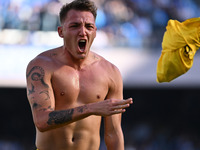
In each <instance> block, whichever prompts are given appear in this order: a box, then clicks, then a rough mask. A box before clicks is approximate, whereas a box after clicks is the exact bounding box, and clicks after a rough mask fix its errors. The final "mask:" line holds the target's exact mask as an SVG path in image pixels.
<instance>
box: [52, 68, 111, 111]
mask: <svg viewBox="0 0 200 150" xmlns="http://www.w3.org/2000/svg"><path fill="white" fill-rule="evenodd" d="M52 86H53V90H54V95H55V104H56V107H57V108H58V109H59V108H63V107H64V108H65V107H72V106H78V105H81V104H87V103H92V102H96V101H102V100H104V99H105V97H106V95H107V93H108V82H107V79H106V75H105V74H104V73H103V72H101V71H99V70H82V71H75V70H73V69H61V70H58V71H56V72H55V73H54V75H53V77H52Z"/></svg>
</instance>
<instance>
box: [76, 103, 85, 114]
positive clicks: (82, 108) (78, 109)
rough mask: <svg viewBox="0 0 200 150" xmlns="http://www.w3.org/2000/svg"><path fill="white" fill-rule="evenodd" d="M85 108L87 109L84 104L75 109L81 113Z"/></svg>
mask: <svg viewBox="0 0 200 150" xmlns="http://www.w3.org/2000/svg"><path fill="white" fill-rule="evenodd" d="M86 109H87V106H86V105H85V106H80V107H78V108H77V111H78V112H80V113H83V111H84V110H86Z"/></svg>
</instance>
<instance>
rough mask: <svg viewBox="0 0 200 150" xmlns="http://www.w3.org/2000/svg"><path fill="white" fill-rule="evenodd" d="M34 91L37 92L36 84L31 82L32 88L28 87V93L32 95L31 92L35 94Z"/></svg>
mask: <svg viewBox="0 0 200 150" xmlns="http://www.w3.org/2000/svg"><path fill="white" fill-rule="evenodd" d="M34 92H35V87H34V85H33V84H32V83H31V90H30V89H28V95H31V94H33V93H34Z"/></svg>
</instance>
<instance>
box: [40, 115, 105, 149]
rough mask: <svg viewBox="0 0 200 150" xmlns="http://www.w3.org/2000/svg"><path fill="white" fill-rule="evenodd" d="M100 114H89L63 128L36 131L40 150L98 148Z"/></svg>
mask: <svg viewBox="0 0 200 150" xmlns="http://www.w3.org/2000/svg"><path fill="white" fill-rule="evenodd" d="M100 124H101V117H100V116H89V117H87V118H85V119H82V120H79V121H76V122H74V123H71V124H69V125H66V126H64V127H61V128H57V129H52V130H49V131H46V132H40V131H38V130H37V131H36V132H37V134H36V146H37V148H38V149H39V150H98V149H99V145H100V135H99V132H100V131H99V130H100Z"/></svg>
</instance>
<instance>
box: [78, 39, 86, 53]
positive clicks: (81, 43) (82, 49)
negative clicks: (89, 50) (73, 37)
mask: <svg viewBox="0 0 200 150" xmlns="http://www.w3.org/2000/svg"><path fill="white" fill-rule="evenodd" d="M78 46H79V48H80V50H81V52H84V51H85V46H86V40H80V41H79V42H78Z"/></svg>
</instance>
